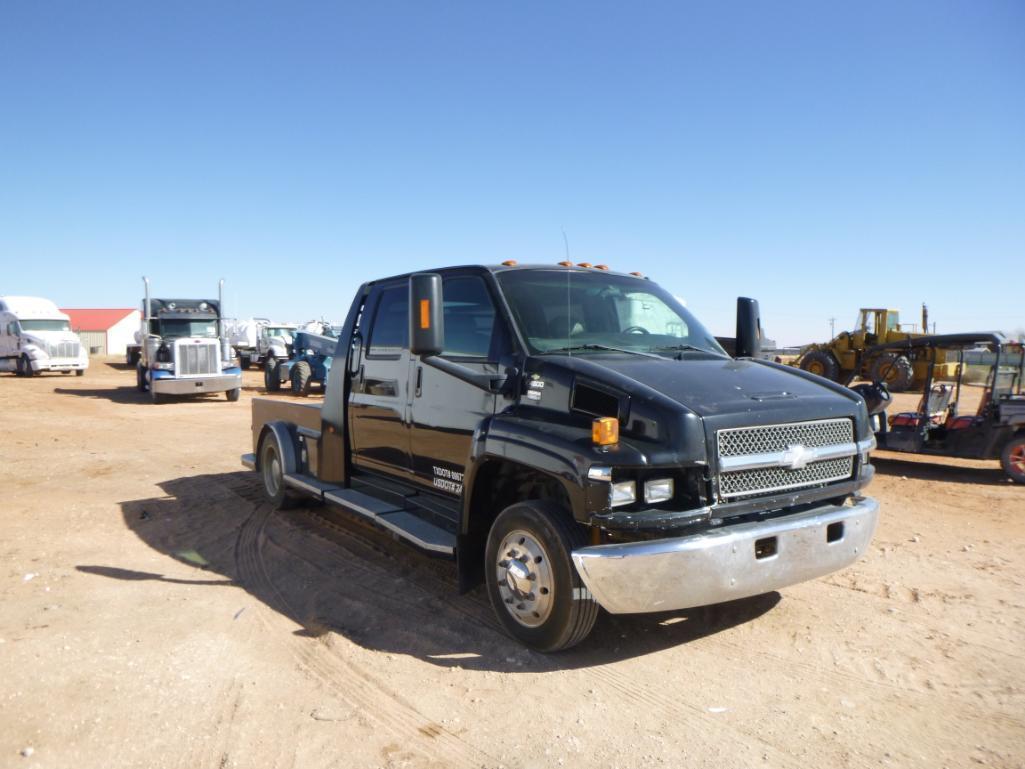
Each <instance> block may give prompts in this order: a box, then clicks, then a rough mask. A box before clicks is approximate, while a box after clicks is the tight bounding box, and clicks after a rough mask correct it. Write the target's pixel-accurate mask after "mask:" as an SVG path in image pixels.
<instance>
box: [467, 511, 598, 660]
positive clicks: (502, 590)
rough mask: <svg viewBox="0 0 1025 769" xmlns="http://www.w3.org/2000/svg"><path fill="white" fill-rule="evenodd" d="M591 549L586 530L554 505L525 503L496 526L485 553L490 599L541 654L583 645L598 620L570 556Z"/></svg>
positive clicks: (513, 631)
mask: <svg viewBox="0 0 1025 769" xmlns="http://www.w3.org/2000/svg"><path fill="white" fill-rule="evenodd" d="M586 544H587V541H586V538H585V536H584V533H583V531H582V530H581V528H580V526H579V525H578V524H577V523H576V522H575V521H573V519H572V518H571V517H570V516H569V514H568V513H567V512H566V511H565V510H564V509H562V508H561V507H559V506H557V505H554V504H552V503H549V502H543V501H530V502H519V503H516V504H514V505H511V506H509V507H507V508H506V509H505V510H503V511H502V512H501V513H500V514H499V516H498V518H496V519H495V522H494V523H493V524H492V526H491V531H490V533H489V534H488V542H487V548H486V550H485V562H484V567H485V573H486V576H487V584H488V597H489V598H490V599H491V606H492V608H494V610H495V614H496V615H497V616H498V620H499V622H501V623H502V626H503V627H504V628H505V630H506V632H508V633H509V635H511V636H512V637H513V638H515V639H516V640H518V641H519V642H520V643H522V644H524V645H525V646H529V647H530V648H532V649H535V650H537V651H540V652H556V651H560V650H562V649H568V648H569V647H571V646H575V645H576V644H578V643H580V642H581V641H583V640H584V639H585V638H586V637H587V635H588V633H590V632H591V628H593V627H594V622H595V620H596V619H597V617H598V603H597V602H596V601H595V600H594V598H593V597H592V596H591V593H590V592H589V591H588V590H587V588H586V587H585V586H584V583H583V581H582V580H581V579H580V575H579V574H577V570H576V567H575V566H574V565H573V561H572V559H571V558H570V553H571V552H572V551H573V550H574V549H577V548H580V547H583V546H585V545H586Z"/></svg>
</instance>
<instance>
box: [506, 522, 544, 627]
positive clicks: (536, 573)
mask: <svg viewBox="0 0 1025 769" xmlns="http://www.w3.org/2000/svg"><path fill="white" fill-rule="evenodd" d="M495 574H496V576H497V577H498V580H497V582H498V594H499V596H500V597H501V599H502V604H503V605H504V606H505V608H506V611H508V612H509V615H510V616H511V617H512V618H513V619H515V620H516V621H517V622H518V623H519V624H521V625H523V626H524V627H537V626H538V625H541V624H543V623H544V621H545V620H547V619H548V616H549V615H550V614H551V613H552V606H553V604H554V598H555V593H554V590H555V577H554V575H553V574H552V566H551V560H550V559H549V558H548V552H547V551H546V550H545V549H544V547H543V546H542V545H541V543H540V542H538V541H537V540H536V539H535V538H534V537H533V536H532V535H531V534H530V533H529V532H526V531H523V530H522V529H517V530H516V531H513V532H510V533H509V534H507V535H506V536H505V538H504V539H503V540H502V544H501V546H500V547H499V548H498V559H497V561H496V563H495Z"/></svg>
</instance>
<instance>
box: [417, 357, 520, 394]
mask: <svg viewBox="0 0 1025 769" xmlns="http://www.w3.org/2000/svg"><path fill="white" fill-rule="evenodd" d="M420 362H421V363H422V364H423V365H425V366H431V367H432V368H436V369H438V370H439V371H444V372H445V373H446V374H449V375H450V376H454V377H455V378H456V379H458V380H460V381H462V382H466V383H467V384H471V385H473V386H474V387H479V388H480V389H481V390H485V391H487V392H494V393H497V392H501V391H502V388H504V387H505V383H506V382H507V381H508V377H505V376H494V375H492V374H481V373H478V372H476V371H474V370H473V369H470V368H467V367H466V366H461V365H459V364H458V363H453V362H452V361H450V360H445V359H444V358H440V357H438V356H437V355H429V356H428V355H424V356H421V357H420Z"/></svg>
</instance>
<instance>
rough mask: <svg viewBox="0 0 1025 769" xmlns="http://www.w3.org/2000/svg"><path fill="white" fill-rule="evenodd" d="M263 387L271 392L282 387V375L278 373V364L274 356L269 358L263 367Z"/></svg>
mask: <svg viewBox="0 0 1025 769" xmlns="http://www.w3.org/2000/svg"><path fill="white" fill-rule="evenodd" d="M263 389H265V390H266V391H267V392H269V393H276V392H277V391H278V390H280V389H281V375H280V374H279V373H278V364H277V361H275V360H274V358H267V363H266V364H265V365H264V367H263Z"/></svg>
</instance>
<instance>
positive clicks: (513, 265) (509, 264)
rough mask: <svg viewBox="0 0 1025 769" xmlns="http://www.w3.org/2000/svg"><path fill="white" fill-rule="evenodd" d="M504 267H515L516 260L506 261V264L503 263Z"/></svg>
mask: <svg viewBox="0 0 1025 769" xmlns="http://www.w3.org/2000/svg"><path fill="white" fill-rule="evenodd" d="M502 266H503V267H515V266H516V260H515V259H506V260H505V261H504V262H502Z"/></svg>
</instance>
